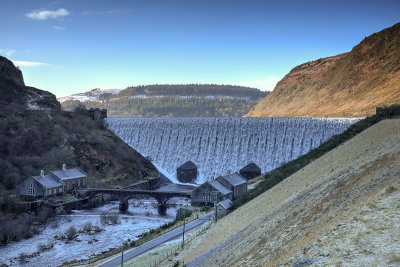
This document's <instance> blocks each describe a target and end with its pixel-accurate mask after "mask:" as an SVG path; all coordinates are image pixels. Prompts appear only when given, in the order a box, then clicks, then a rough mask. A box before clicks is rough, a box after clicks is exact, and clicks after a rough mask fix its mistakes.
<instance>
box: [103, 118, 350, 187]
mask: <svg viewBox="0 0 400 267" xmlns="http://www.w3.org/2000/svg"><path fill="white" fill-rule="evenodd" d="M357 120H358V119H343V118H338V119H332V118H107V119H106V122H107V125H108V127H109V129H110V130H111V131H113V132H114V133H115V134H116V135H118V136H119V137H120V138H121V139H122V140H124V141H125V142H126V143H127V144H129V145H130V146H131V147H133V148H134V149H136V150H137V151H138V152H139V153H141V154H142V155H144V156H147V157H150V158H151V160H152V161H153V163H154V164H155V166H156V167H157V168H159V170H160V171H162V172H163V173H164V174H165V175H167V176H168V177H169V178H170V179H171V180H173V181H175V182H177V179H176V168H177V167H178V166H180V165H181V164H183V163H184V162H186V161H188V160H191V161H192V162H194V163H195V164H196V165H197V166H198V168H199V177H198V179H197V183H203V182H205V181H206V180H210V179H212V178H215V177H218V176H220V175H225V174H228V173H232V172H236V171H239V170H240V169H241V168H242V167H244V166H245V165H247V164H248V163H250V162H254V163H256V164H257V165H258V166H259V167H260V168H261V170H262V172H263V173H264V172H267V171H270V170H272V169H274V168H276V167H279V166H280V165H282V164H284V163H286V162H288V161H290V160H293V159H296V158H298V157H299V156H301V155H303V154H305V153H307V152H308V151H310V150H311V149H313V148H316V147H318V146H319V145H320V144H321V143H323V142H325V141H326V140H328V139H329V138H330V137H332V136H333V135H336V134H339V133H342V132H343V131H345V130H346V129H347V128H348V127H349V126H350V125H351V124H352V123H354V122H356V121H357Z"/></svg>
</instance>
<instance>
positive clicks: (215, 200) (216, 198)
mask: <svg viewBox="0 0 400 267" xmlns="http://www.w3.org/2000/svg"><path fill="white" fill-rule="evenodd" d="M211 194H215V197H214V209H215V222H217V221H218V214H217V200H218V191H211Z"/></svg>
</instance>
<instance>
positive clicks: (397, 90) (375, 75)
mask: <svg viewBox="0 0 400 267" xmlns="http://www.w3.org/2000/svg"><path fill="white" fill-rule="evenodd" d="M395 103H400V23H398V24H395V25H394V26H392V27H390V28H387V29H384V30H382V31H380V32H378V33H375V34H372V35H371V36H368V37H366V38H365V39H364V40H363V41H361V42H360V43H359V44H358V45H356V46H355V47H354V48H353V49H352V50H351V51H350V52H348V53H345V54H341V55H337V56H333V57H327V58H322V59H318V60H315V61H312V62H307V63H304V64H302V65H299V66H297V67H295V68H294V69H292V70H291V71H290V72H289V74H287V75H286V76H285V77H284V78H283V79H282V80H281V81H280V82H279V83H278V84H277V85H276V87H275V89H274V90H273V92H272V93H271V94H270V95H268V96H267V97H266V98H264V99H263V100H262V101H261V102H260V103H258V104H257V105H256V106H255V108H254V109H253V110H251V111H250V112H249V113H248V114H247V115H246V116H247V117H300V116H302V117H323V116H328V117H361V116H367V115H372V114H375V107H377V106H382V105H391V104H395Z"/></svg>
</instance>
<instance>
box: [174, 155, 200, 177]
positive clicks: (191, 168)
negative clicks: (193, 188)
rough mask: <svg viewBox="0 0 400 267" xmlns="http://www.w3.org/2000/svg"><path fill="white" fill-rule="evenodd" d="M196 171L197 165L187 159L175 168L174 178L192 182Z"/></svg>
mask: <svg viewBox="0 0 400 267" xmlns="http://www.w3.org/2000/svg"><path fill="white" fill-rule="evenodd" d="M197 173H198V171H197V166H196V165H195V164H194V163H193V162H191V161H190V160H189V161H187V162H185V163H184V164H182V165H181V166H179V167H178V168H177V169H176V178H177V179H178V181H179V182H181V183H194V182H195V181H196V179H197Z"/></svg>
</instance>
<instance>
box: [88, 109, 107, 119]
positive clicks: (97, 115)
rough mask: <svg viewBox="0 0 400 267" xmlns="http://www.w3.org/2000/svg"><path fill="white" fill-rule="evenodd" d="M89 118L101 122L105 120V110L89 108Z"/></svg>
mask: <svg viewBox="0 0 400 267" xmlns="http://www.w3.org/2000/svg"><path fill="white" fill-rule="evenodd" d="M88 113H89V117H90V118H92V119H93V120H102V119H105V118H107V109H99V108H91V109H89V110H88Z"/></svg>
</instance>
